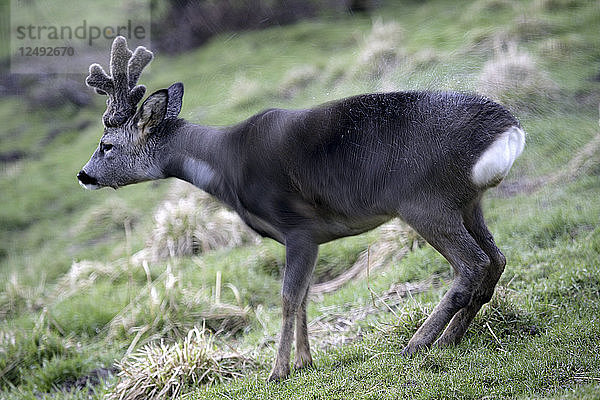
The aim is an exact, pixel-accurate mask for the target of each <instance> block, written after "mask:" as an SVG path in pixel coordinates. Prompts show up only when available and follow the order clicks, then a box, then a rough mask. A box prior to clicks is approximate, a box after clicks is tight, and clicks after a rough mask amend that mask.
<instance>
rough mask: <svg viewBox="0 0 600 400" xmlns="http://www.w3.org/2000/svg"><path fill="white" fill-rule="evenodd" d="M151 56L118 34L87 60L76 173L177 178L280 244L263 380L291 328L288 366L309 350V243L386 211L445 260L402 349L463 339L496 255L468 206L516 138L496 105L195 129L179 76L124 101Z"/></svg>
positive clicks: (432, 98) (498, 175) (313, 246)
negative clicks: (89, 120) (438, 290)
mask: <svg viewBox="0 0 600 400" xmlns="http://www.w3.org/2000/svg"><path fill="white" fill-rule="evenodd" d="M151 59H152V53H151V52H149V51H148V50H146V49H145V48H143V47H138V48H137V49H136V50H135V52H134V53H133V54H132V53H131V51H130V50H129V49H128V48H127V43H126V41H125V39H124V38H122V37H117V38H116V39H115V40H114V42H113V45H112V50H111V61H110V75H107V74H106V73H105V72H104V71H103V70H102V68H101V67H100V66H99V65H98V64H93V65H91V66H90V75H89V76H88V77H87V79H86V83H87V84H88V85H89V86H91V87H94V88H96V91H97V92H98V93H101V94H107V95H108V102H107V110H106V112H105V113H104V116H103V122H104V133H103V135H102V138H101V140H100V145H99V146H98V148H97V149H96V151H95V152H94V154H93V155H92V157H91V159H90V160H89V162H88V163H87V164H86V165H85V166H84V167H83V169H82V170H81V171H80V172H79V173H78V175H77V177H78V179H79V182H80V184H81V185H82V186H84V187H86V188H88V189H98V188H101V187H104V186H109V187H113V188H118V187H120V186H125V185H129V184H132V183H137V182H142V181H147V180H153V179H162V178H168V177H176V178H179V179H183V180H185V181H188V182H190V183H192V184H194V185H195V186H197V187H199V188H200V189H202V190H205V191H206V192H208V193H210V194H211V195H213V196H214V197H216V198H217V199H219V200H220V201H222V202H223V203H225V204H226V205H227V206H228V207H230V208H232V209H233V210H235V211H236V212H237V213H238V214H239V215H240V217H241V218H242V219H243V220H244V221H245V222H246V224H248V225H249V226H250V227H251V228H252V229H254V230H255V231H256V232H258V233H259V234H261V235H262V236H266V237H269V238H272V239H275V240H276V241H278V242H280V243H282V244H284V245H285V248H286V265H285V270H284V274H283V285H282V291H281V296H282V303H283V325H282V328H281V336H280V342H279V348H278V353H277V357H276V360H275V363H274V367H273V370H272V372H271V375H270V377H269V380H278V379H281V378H285V377H286V376H287V375H288V374H289V372H290V366H289V362H290V351H291V344H292V340H293V338H294V326H295V337H296V353H295V367H296V368H302V367H306V366H308V365H310V364H311V362H312V357H311V354H310V348H309V342H308V332H307V324H306V303H307V293H308V289H309V284H310V279H311V274H312V271H313V268H314V265H315V261H316V259H317V253H318V246H319V244H321V243H325V242H328V241H331V240H334V239H338V238H341V237H344V236H349V235H357V234H360V233H362V232H365V231H368V230H370V229H373V228H375V227H377V226H378V225H380V224H382V223H383V222H385V221H387V220H389V219H391V218H393V217H400V218H401V219H402V220H404V221H405V222H406V223H408V224H409V225H410V226H412V227H413V228H414V229H415V230H416V231H417V232H418V233H419V234H420V235H421V236H422V237H423V238H424V239H425V240H426V241H427V242H429V243H430V244H431V246H433V247H434V248H435V249H436V250H437V251H439V252H440V253H441V254H442V255H443V256H444V257H445V258H446V259H447V260H448V262H449V263H450V264H451V265H452V267H453V269H454V272H455V279H454V281H453V283H452V285H451V287H450V289H449V290H448V291H447V293H446V294H445V295H444V297H443V298H442V300H441V301H440V303H439V304H438V305H437V307H435V309H434V310H433V312H432V313H431V315H430V316H429V318H427V320H426V321H425V322H424V323H423V325H422V326H421V327H420V328H419V329H418V330H417V332H416V333H415V334H414V336H413V337H412V339H411V340H410V341H409V343H408V345H407V346H406V348H405V349H404V353H405V354H406V355H411V354H413V353H414V352H416V351H418V350H419V349H421V348H424V347H427V346H430V345H432V344H433V343H434V341H435V343H436V344H438V345H447V344H453V343H457V342H458V341H459V340H460V339H461V338H462V336H463V335H464V333H465V331H466V330H467V327H468V326H469V324H470V323H471V321H472V320H473V318H474V317H475V314H477V312H478V311H479V309H480V308H481V306H482V305H483V304H484V303H486V302H488V301H489V300H490V298H491V297H492V294H493V292H494V288H495V286H496V284H497V282H498V279H499V278H500V275H501V274H502V272H503V270H504V266H505V264H506V261H505V258H504V256H503V255H502V253H501V252H500V250H499V249H498V248H497V247H496V245H495V243H494V239H493V237H492V234H491V233H490V232H489V230H488V229H487V227H486V225H485V222H484V219H483V215H482V212H481V206H480V201H481V197H482V194H483V193H484V191H485V190H486V189H488V188H489V187H492V186H495V185H497V184H498V183H499V182H500V181H501V180H502V179H503V178H504V177H505V176H506V174H507V173H508V171H509V169H510V167H511V166H512V164H513V162H514V161H515V159H516V158H517V156H519V154H520V153H521V151H522V150H523V146H524V144H525V133H524V131H523V129H522V128H521V127H520V124H519V122H518V121H517V120H516V119H515V117H513V116H512V115H511V114H510V113H509V112H508V111H507V110H506V109H505V108H504V107H502V106H501V105H499V104H497V103H495V102H493V101H491V100H489V99H487V98H485V97H482V96H478V95H474V94H465V93H456V92H419V91H413V92H398V93H376V94H365V95H359V96H354V97H350V98H346V99H342V100H339V101H333V102H330V103H327V104H323V105H320V106H317V107H315V108H312V109H306V110H282V109H270V110H266V111H263V112H261V113H258V114H256V115H254V116H252V117H250V118H249V119H247V120H246V121H244V122H241V123H239V124H237V125H234V126H230V127H207V126H200V125H195V124H191V123H189V122H186V121H184V120H183V119H180V118H178V114H179V111H180V110H181V103H182V97H183V85H182V84H181V83H175V84H173V85H172V86H170V87H169V88H168V89H161V90H158V91H157V92H155V93H153V94H152V95H150V96H149V97H148V98H147V99H146V100H145V101H144V102H143V103H142V105H141V107H140V108H139V109H137V110H136V108H137V103H138V102H139V101H140V100H141V99H142V97H143V95H144V91H145V87H144V86H141V85H140V86H136V84H137V80H138V78H139V76H140V73H141V71H142V69H143V68H144V66H146V65H147V64H148V63H149V62H150V61H151ZM444 328H445V330H444ZM442 331H443V333H442ZM440 333H441V336H440V337H439V338H438V336H439V335H440ZM436 338H437V341H436Z"/></svg>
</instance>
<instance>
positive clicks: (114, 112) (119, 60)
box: [85, 36, 154, 127]
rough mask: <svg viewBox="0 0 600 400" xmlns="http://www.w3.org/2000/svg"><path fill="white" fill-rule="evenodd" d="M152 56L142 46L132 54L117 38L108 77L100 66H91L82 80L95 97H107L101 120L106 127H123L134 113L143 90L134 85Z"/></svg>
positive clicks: (120, 39) (125, 43) (143, 88)
mask: <svg viewBox="0 0 600 400" xmlns="http://www.w3.org/2000/svg"><path fill="white" fill-rule="evenodd" d="M153 57H154V55H153V54H152V52H151V51H149V50H147V49H146V48H145V47H143V46H139V47H138V48H136V49H135V51H134V52H133V53H132V52H131V50H129V49H128V48H127V41H126V40H125V38H124V37H123V36H117V37H116V38H115V40H114V41H113V44H112V49H111V51H110V75H107V74H106V72H104V69H102V67H101V66H100V65H99V64H92V65H90V74H89V75H88V77H87V78H86V79H85V83H86V84H87V85H88V86H89V87H93V88H95V89H96V92H97V93H98V94H104V95H108V101H107V102H106V111H105V112H104V115H103V116H102V121H103V122H104V126H106V127H116V126H120V125H122V124H124V123H125V122H126V121H127V120H128V119H129V118H130V117H131V116H132V115H133V114H135V110H136V107H137V104H138V103H139V102H140V100H142V97H144V93H145V92H146V87H145V86H144V85H137V86H136V84H137V81H138V79H139V78H140V75H141V73H142V70H143V69H144V67H145V66H146V65H148V64H149V63H150V61H152V58H153Z"/></svg>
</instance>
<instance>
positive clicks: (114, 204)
mask: <svg viewBox="0 0 600 400" xmlns="http://www.w3.org/2000/svg"><path fill="white" fill-rule="evenodd" d="M139 217H140V214H139V212H138V211H136V210H135V208H132V207H129V206H128V204H127V203H126V202H125V201H123V200H122V199H119V198H118V197H114V198H110V199H107V200H106V201H105V202H103V203H102V204H99V205H97V206H94V207H92V208H91V209H90V210H89V211H87V212H86V213H85V214H84V215H83V217H82V218H81V220H79V221H78V223H77V224H75V226H74V227H73V229H72V231H73V233H74V234H80V233H82V232H89V231H95V230H98V229H102V230H103V231H106V232H108V231H110V230H123V229H126V228H125V225H126V224H131V223H133V222H135V221H137V220H138V219H139Z"/></svg>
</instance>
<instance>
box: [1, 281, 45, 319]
mask: <svg viewBox="0 0 600 400" xmlns="http://www.w3.org/2000/svg"><path fill="white" fill-rule="evenodd" d="M45 289H46V282H45V280H44V279H42V280H41V281H40V283H39V285H38V286H28V285H26V284H23V283H22V282H20V280H19V277H18V275H17V274H16V273H12V274H11V275H10V277H9V278H8V280H7V281H6V282H5V283H4V288H3V290H1V291H0V317H2V318H5V317H6V316H8V315H12V314H16V313H18V312H21V311H23V310H27V311H38V310H41V309H42V308H43V306H44V302H43V295H44V292H45Z"/></svg>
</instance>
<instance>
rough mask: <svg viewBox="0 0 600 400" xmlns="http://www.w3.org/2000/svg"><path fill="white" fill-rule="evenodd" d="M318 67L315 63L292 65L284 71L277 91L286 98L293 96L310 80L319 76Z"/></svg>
mask: <svg viewBox="0 0 600 400" xmlns="http://www.w3.org/2000/svg"><path fill="white" fill-rule="evenodd" d="M319 74H320V71H319V68H317V66H316V65H312V64H305V65H299V66H297V67H294V68H292V69H290V70H289V71H287V72H286V74H285V75H284V77H283V79H282V80H281V83H280V85H279V93H280V94H281V95H282V96H283V97H286V98H291V97H294V96H295V95H296V94H297V93H298V92H300V91H302V90H304V89H305V88H306V86H308V85H309V84H310V83H311V82H313V81H315V80H316V79H318V78H319Z"/></svg>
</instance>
